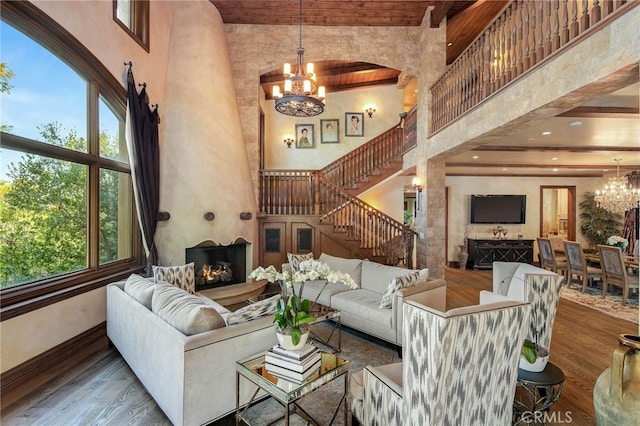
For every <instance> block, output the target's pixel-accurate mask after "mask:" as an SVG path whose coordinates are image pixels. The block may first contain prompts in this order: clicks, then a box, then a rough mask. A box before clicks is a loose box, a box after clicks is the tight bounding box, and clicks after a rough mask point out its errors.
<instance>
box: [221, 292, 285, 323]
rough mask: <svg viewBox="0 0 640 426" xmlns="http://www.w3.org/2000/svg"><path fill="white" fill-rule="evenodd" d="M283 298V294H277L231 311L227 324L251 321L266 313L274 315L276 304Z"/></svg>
mask: <svg viewBox="0 0 640 426" xmlns="http://www.w3.org/2000/svg"><path fill="white" fill-rule="evenodd" d="M281 298H282V296H280V295H279V294H276V295H275V296H272V297H270V298H268V299H264V300H260V301H259V302H256V303H252V304H250V305H247V306H244V307H242V308H240V309H238V310H236V311H234V312H231V313H230V314H229V316H228V317H227V325H232V324H239V323H241V322H247V321H251V320H254V319H256V318H259V317H261V316H264V315H273V314H275V313H276V306H277V304H278V300H280V299H281Z"/></svg>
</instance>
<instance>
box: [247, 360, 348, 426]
mask: <svg viewBox="0 0 640 426" xmlns="http://www.w3.org/2000/svg"><path fill="white" fill-rule="evenodd" d="M264 355H265V352H261V353H259V354H256V355H253V356H250V357H247V358H245V359H242V360H239V361H236V425H240V424H242V423H241V422H242V419H243V418H244V416H245V415H246V413H247V411H248V410H249V408H250V407H251V406H252V405H254V403H255V402H254V400H255V397H256V395H258V392H259V391H260V390H263V391H265V392H266V393H267V394H268V395H269V396H270V397H272V398H273V399H274V400H276V401H277V402H278V403H279V404H280V405H282V406H283V408H284V416H283V417H282V418H284V424H285V425H287V426H288V425H289V420H290V418H291V416H292V414H296V415H298V416H300V417H302V418H303V419H305V420H307V422H310V423H312V424H318V423H317V422H316V421H315V420H314V419H313V417H311V415H310V414H309V413H307V412H306V411H305V410H304V409H303V408H302V407H300V406H299V405H298V404H297V401H298V400H299V399H300V398H302V397H304V396H305V395H307V394H309V393H311V392H313V391H314V390H316V389H318V388H320V387H322V386H324V385H326V384H327V383H330V382H331V381H333V380H336V379H338V378H340V377H343V379H344V391H343V393H342V397H341V399H340V401H339V402H338V405H337V406H336V408H335V410H334V412H333V416H332V417H331V421H330V422H329V424H332V423H333V421H334V420H335V418H336V416H337V415H338V411H339V410H340V406H341V405H342V406H343V411H344V424H345V425H346V424H347V417H348V411H349V410H348V407H347V386H348V383H347V376H348V374H347V372H348V370H349V361H347V360H345V359H342V358H340V357H338V356H336V355H334V354H330V353H327V352H321V359H322V360H321V364H320V369H319V370H318V372H317V373H315V374H314V375H312V376H311V377H309V378H308V379H306V380H304V381H303V382H302V383H296V382H293V381H289V380H283V379H280V378H278V377H276V376H273V375H271V374H269V372H267V370H266V368H265V366H264ZM241 379H244V381H248V382H250V383H252V384H253V385H255V386H256V390H255V392H254V393H253V394H252V396H251V399H250V400H249V402H248V403H247V405H246V406H245V407H244V408H243V409H242V411H241V410H240V381H241Z"/></svg>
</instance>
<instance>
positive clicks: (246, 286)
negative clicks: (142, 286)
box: [185, 238, 267, 307]
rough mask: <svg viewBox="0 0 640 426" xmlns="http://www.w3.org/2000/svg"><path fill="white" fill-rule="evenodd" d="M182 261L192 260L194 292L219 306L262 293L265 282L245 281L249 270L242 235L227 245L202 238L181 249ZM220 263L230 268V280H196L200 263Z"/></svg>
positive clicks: (248, 254)
mask: <svg viewBox="0 0 640 426" xmlns="http://www.w3.org/2000/svg"><path fill="white" fill-rule="evenodd" d="M185 260H186V263H190V262H193V263H194V267H195V272H196V292H197V293H199V294H202V295H204V296H207V297H209V298H210V299H213V300H215V301H216V302H218V303H220V304H221V305H223V306H227V307H228V306H232V305H236V304H240V303H244V302H245V301H246V300H247V299H248V298H251V297H254V296H257V295H258V294H260V293H262V291H263V290H264V287H265V285H266V284H267V282H266V281H257V282H247V276H248V275H249V273H250V272H251V243H250V242H248V241H246V240H245V239H244V238H236V239H235V240H234V241H233V242H232V243H230V244H227V245H225V244H219V243H216V242H214V241H211V240H206V241H203V242H201V243H199V244H197V245H195V246H193V247H187V248H186V249H185ZM218 263H224V264H227V265H229V266H230V267H231V270H232V278H231V280H230V281H218V282H216V283H209V284H206V283H202V281H201V280H200V281H201V282H200V283H199V282H198V278H197V277H198V276H200V275H201V272H202V268H203V266H204V265H205V264H206V265H216V264H218Z"/></svg>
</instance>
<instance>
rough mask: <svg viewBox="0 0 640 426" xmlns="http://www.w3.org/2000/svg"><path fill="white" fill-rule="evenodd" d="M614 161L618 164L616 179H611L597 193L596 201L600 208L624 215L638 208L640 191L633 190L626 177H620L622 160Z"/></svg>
mask: <svg viewBox="0 0 640 426" xmlns="http://www.w3.org/2000/svg"><path fill="white" fill-rule="evenodd" d="M614 161H615V162H616V163H617V164H618V166H617V169H618V171H617V174H616V177H612V178H609V182H608V183H607V184H606V185H605V186H604V188H603V189H601V190H597V191H596V195H595V197H594V199H595V200H596V203H598V207H600V208H603V209H605V210H609V211H610V212H614V213H624V212H626V211H627V210H631V209H633V208H636V207H638V202H640V189H637V188H632V187H631V185H629V184H628V183H627V178H626V177H620V161H622V159H621V158H616V159H615V160H614Z"/></svg>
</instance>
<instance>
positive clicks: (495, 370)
mask: <svg viewBox="0 0 640 426" xmlns="http://www.w3.org/2000/svg"><path fill="white" fill-rule="evenodd" d="M495 297H496V298H499V296H497V295H495ZM530 309H531V307H530V305H529V304H527V303H521V302H517V301H513V300H509V299H507V298H502V299H501V300H500V301H498V302H494V303H488V304H485V305H476V306H468V307H463V308H458V309H452V310H449V311H447V312H440V311H437V310H435V309H432V308H429V307H427V306H424V305H421V304H419V303H416V302H407V303H405V304H404V305H403V316H404V319H405V326H404V328H403V333H404V336H403V337H404V344H403V347H402V350H403V361H402V362H400V363H396V364H389V365H384V366H381V367H371V366H367V367H366V368H365V369H364V370H362V372H358V373H356V374H354V375H353V376H352V377H351V381H350V392H351V394H352V396H353V402H352V414H353V417H354V418H355V420H357V421H358V422H359V423H360V424H363V425H367V426H368V425H384V426H387V425H403V426H404V425H415V426H418V425H419V426H422V425H442V424H451V425H487V424H492V425H508V424H511V420H512V411H513V399H514V394H515V387H516V379H517V376H518V360H519V359H520V351H521V348H522V344H523V341H524V336H525V332H526V327H527V323H528V322H527V319H528V318H529V313H530Z"/></svg>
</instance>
